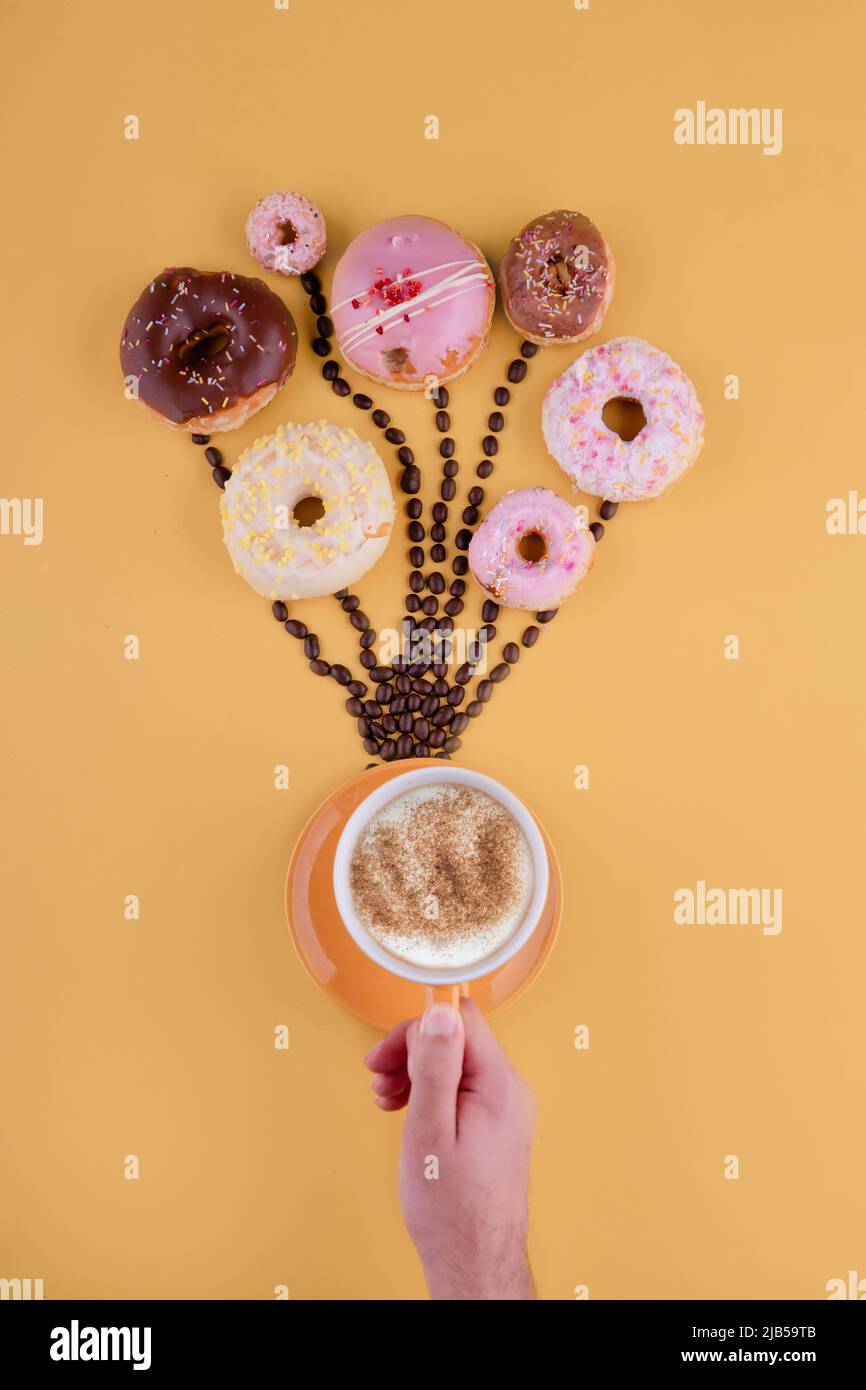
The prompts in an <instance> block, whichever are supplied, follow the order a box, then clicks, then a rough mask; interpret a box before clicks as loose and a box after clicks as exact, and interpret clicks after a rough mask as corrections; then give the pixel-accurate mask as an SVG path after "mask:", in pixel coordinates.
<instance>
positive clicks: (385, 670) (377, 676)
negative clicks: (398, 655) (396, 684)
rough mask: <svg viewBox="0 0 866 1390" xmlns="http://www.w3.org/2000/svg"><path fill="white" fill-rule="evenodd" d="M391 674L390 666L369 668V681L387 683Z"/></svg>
mask: <svg viewBox="0 0 866 1390" xmlns="http://www.w3.org/2000/svg"><path fill="white" fill-rule="evenodd" d="M392 675H393V672H392V670H391V667H390V666H376V665H374V666H371V667H370V679H371V680H374V681H377V682H378V681H389V680H390V679H391V676H392Z"/></svg>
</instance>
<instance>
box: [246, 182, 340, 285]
mask: <svg viewBox="0 0 866 1390" xmlns="http://www.w3.org/2000/svg"><path fill="white" fill-rule="evenodd" d="M246 234H247V247H248V249H249V253H250V255H251V256H252V258H253V260H254V261H258V263H259V265H261V266H264V268H265V270H275V271H278V272H279V274H280V275H303V274H304V272H305V271H307V270H312V268H313V266H314V265H318V263H319V261H320V260H321V259H322V257H323V256H324V254H325V247H326V246H327V242H328V238H327V232H326V230H325V219H324V217H323V216H322V214H321V212H320V211H319V209H318V208H317V207H316V204H315V203H312V202H311V201H310V199H309V198H305V197H304V195H303V193H289V192H288V191H286V192H282V193H269V194H268V196H267V197H266V198H262V199H260V201H259V202H258V203H256V205H255V207H254V208H253V210H252V212H251V213H250V215H249V217H248V218H247V225H246Z"/></svg>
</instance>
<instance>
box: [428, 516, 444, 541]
mask: <svg viewBox="0 0 866 1390" xmlns="http://www.w3.org/2000/svg"><path fill="white" fill-rule="evenodd" d="M430 539H431V541H444V539H445V527H444V526H443V525H442V523H441V521H434V523H433V525H432V526H431V527H430Z"/></svg>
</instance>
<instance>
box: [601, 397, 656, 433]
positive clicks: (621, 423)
mask: <svg viewBox="0 0 866 1390" xmlns="http://www.w3.org/2000/svg"><path fill="white" fill-rule="evenodd" d="M601 418H602V420H603V421H604V423H605V424H606V425H607V428H608V429H609V430H610V432H611V434H617V435H619V437H620V439H621V440H622V441H623V443H624V444H630V443H631V441H632V440H633V439H637V437H638V435H639V434H640V432H641V430H642V429H643V427H644V425H645V424H646V416H645V415H644V413H643V406H642V405H641V403H640V401H635V400H632V399H631V397H630V396H614V397H613V398H612V399H611V400H609V401H608V402H607V404H606V405H605V407H604V409H603V410H602V412H601Z"/></svg>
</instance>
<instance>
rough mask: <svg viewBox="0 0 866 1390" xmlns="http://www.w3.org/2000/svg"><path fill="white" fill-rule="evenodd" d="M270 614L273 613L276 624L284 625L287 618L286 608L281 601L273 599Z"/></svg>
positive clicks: (287, 611)
mask: <svg viewBox="0 0 866 1390" xmlns="http://www.w3.org/2000/svg"><path fill="white" fill-rule="evenodd" d="M271 612H272V613H273V615H274V617H275V618H276V620H277V622H278V623H284V622H285V621H286V618H287V617H288V616H289V610H288V608H287V607H286V605H285V604H284V603H283V601H282V599H279V598H278V599H274V602H273V603H272V604H271Z"/></svg>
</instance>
